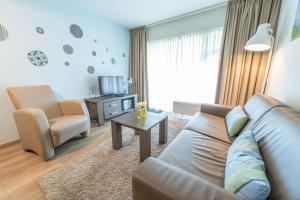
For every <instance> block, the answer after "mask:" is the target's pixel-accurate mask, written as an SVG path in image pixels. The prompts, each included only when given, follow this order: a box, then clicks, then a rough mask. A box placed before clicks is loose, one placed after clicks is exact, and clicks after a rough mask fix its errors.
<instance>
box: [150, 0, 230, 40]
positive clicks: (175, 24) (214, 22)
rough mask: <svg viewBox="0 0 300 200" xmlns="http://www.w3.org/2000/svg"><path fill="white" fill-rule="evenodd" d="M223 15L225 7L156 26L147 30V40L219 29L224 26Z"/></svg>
mask: <svg viewBox="0 0 300 200" xmlns="http://www.w3.org/2000/svg"><path fill="white" fill-rule="evenodd" d="M225 15H226V6H225V5H224V6H221V7H218V8H215V9H212V10H208V11H204V12H201V13H198V14H196V15H192V16H188V17H184V18H181V19H178V20H174V21H169V22H166V23H163V24H158V25H155V26H153V27H151V28H149V31H148V40H155V39H160V38H164V37H169V36H174V35H179V34H184V33H189V32H195V31H200V30H208V29H211V28H216V27H220V26H223V25H224V21H225Z"/></svg>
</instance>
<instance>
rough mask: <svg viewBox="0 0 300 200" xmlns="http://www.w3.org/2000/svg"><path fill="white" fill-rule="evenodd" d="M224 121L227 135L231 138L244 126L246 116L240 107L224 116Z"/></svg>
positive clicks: (246, 120) (246, 119)
mask: <svg viewBox="0 0 300 200" xmlns="http://www.w3.org/2000/svg"><path fill="white" fill-rule="evenodd" d="M225 120H226V126H227V131H228V134H229V135H230V136H231V137H233V136H235V135H237V134H238V133H239V132H240V131H241V130H242V128H243V127H244V126H245V125H246V123H247V122H248V116H247V114H246V113H245V112H244V109H243V108H242V107H241V106H237V107H235V108H234V109H233V110H231V111H230V112H229V113H228V114H227V115H226V118H225Z"/></svg>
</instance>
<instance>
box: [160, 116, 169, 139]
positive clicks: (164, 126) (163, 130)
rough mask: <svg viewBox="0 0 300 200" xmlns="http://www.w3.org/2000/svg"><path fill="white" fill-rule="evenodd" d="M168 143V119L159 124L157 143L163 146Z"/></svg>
mask: <svg viewBox="0 0 300 200" xmlns="http://www.w3.org/2000/svg"><path fill="white" fill-rule="evenodd" d="M167 141H168V117H167V118H166V119H165V120H163V121H161V122H160V123H159V143H160V144H165V143H167Z"/></svg>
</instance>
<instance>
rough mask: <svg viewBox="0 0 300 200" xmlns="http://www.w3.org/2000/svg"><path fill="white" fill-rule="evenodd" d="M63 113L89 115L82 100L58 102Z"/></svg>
mask: <svg viewBox="0 0 300 200" xmlns="http://www.w3.org/2000/svg"><path fill="white" fill-rule="evenodd" d="M59 106H60V109H61V111H62V113H63V115H86V116H88V117H89V111H88V109H87V107H86V105H85V103H84V101H82V100H65V101H61V102H59Z"/></svg>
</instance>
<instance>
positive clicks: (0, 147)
mask: <svg viewBox="0 0 300 200" xmlns="http://www.w3.org/2000/svg"><path fill="white" fill-rule="evenodd" d="M19 142H20V140H15V141H12V142H8V143H5V144H0V149H4V148H6V147H8V146H11V145H14V144H17V143H19Z"/></svg>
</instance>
